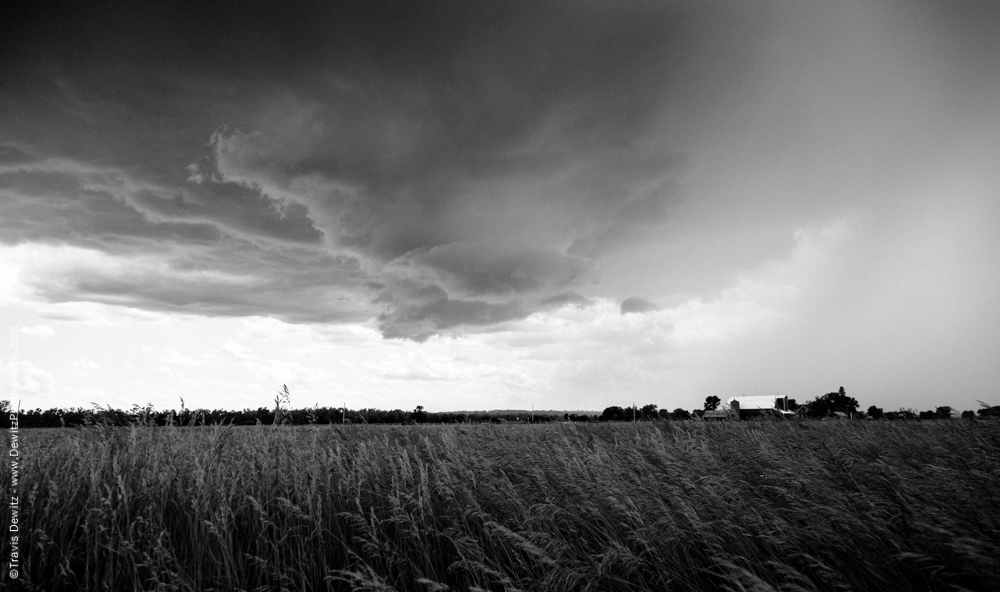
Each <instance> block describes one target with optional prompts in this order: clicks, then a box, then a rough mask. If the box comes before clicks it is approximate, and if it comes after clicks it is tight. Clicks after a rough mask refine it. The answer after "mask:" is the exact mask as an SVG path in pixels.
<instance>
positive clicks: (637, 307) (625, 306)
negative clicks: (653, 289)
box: [621, 296, 660, 314]
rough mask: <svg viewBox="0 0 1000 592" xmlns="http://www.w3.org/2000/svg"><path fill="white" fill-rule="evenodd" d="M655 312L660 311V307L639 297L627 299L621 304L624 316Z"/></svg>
mask: <svg viewBox="0 0 1000 592" xmlns="http://www.w3.org/2000/svg"><path fill="white" fill-rule="evenodd" d="M654 310H660V306H659V305H657V304H656V303H655V302H650V301H649V300H646V299H645V298H639V297H638V296H633V297H631V298H626V299H625V300H623V301H622V304H621V311H622V314H629V313H643V312H652V311H654Z"/></svg>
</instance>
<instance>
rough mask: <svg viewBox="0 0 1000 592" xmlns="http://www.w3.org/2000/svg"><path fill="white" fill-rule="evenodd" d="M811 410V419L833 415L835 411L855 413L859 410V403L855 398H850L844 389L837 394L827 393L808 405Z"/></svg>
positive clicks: (841, 388)
mask: <svg viewBox="0 0 1000 592" xmlns="http://www.w3.org/2000/svg"><path fill="white" fill-rule="evenodd" d="M806 407H808V408H809V416H810V417H825V416H827V415H832V414H833V412H834V411H842V412H844V413H853V412H855V411H857V410H858V402H857V401H856V400H855V399H854V398H853V397H848V396H847V393H846V392H845V391H844V387H840V390H839V391H837V392H835V393H827V394H825V395H823V396H821V397H816V398H815V399H814V400H812V401H810V402H809V403H806Z"/></svg>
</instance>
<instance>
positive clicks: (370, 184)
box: [0, 1, 1000, 411]
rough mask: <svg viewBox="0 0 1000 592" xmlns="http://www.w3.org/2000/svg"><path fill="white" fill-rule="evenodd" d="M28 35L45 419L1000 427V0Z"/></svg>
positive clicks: (27, 270)
mask: <svg viewBox="0 0 1000 592" xmlns="http://www.w3.org/2000/svg"><path fill="white" fill-rule="evenodd" d="M0 21H2V22H0V326H2V327H3V330H4V331H5V332H9V333H12V334H16V335H17V341H18V348H17V351H16V354H17V355H18V356H19V357H18V358H17V360H16V361H14V360H13V354H14V353H15V352H14V351H13V349H12V348H13V346H12V345H8V344H7V341H8V340H7V338H4V340H3V341H4V343H3V344H0V372H3V374H2V375H0V384H2V390H0V398H3V399H10V398H12V397H13V398H15V399H19V400H20V403H21V407H22V408H36V407H41V408H50V407H89V406H90V405H91V403H92V402H97V403H100V404H102V405H111V406H113V407H118V408H128V407H131V406H132V405H133V404H139V405H145V404H147V403H152V404H153V405H154V406H155V407H157V408H160V409H168V408H177V407H179V405H180V401H179V400H180V398H181V397H183V399H184V400H185V403H186V404H187V406H188V407H208V408H226V409H242V408H245V407H250V408H256V407H260V406H271V405H273V399H274V395H275V394H276V393H277V391H278V390H280V389H281V387H282V385H283V384H287V385H288V388H289V390H290V392H291V403H292V406H293V407H310V406H312V405H314V404H319V405H320V406H331V407H333V406H340V405H343V404H346V405H347V406H348V407H349V408H352V409H358V408H364V407H375V408H381V409H394V408H400V409H405V410H409V409H413V408H414V407H416V406H417V405H423V406H424V407H425V408H426V409H427V410H429V411H448V410H458V409H463V410H485V409H529V408H531V406H532V405H534V407H535V408H537V409H566V410H596V411H599V410H601V409H604V408H606V407H608V406H612V405H619V406H623V407H624V406H628V405H631V404H632V403H635V404H637V405H639V406H642V405H645V404H648V403H654V404H657V405H659V406H660V407H661V408H667V409H674V408H678V407H681V408H685V409H693V408H700V407H701V406H702V403H703V402H704V400H705V398H706V397H708V396H712V395H714V396H718V397H719V398H720V399H722V400H723V401H725V400H726V399H728V398H729V397H731V396H738V395H772V394H780V395H783V396H788V397H790V398H795V399H797V400H798V402H799V403H804V402H806V401H808V400H811V399H813V398H815V397H817V396H819V395H822V394H824V393H828V392H832V391H836V390H837V389H838V388H839V387H841V386H843V387H844V388H845V389H846V391H847V394H848V395H850V396H852V397H854V398H856V399H857V400H858V401H859V402H860V403H861V405H862V408H863V409H865V408H867V407H868V406H869V405H877V406H879V407H883V408H884V409H886V410H895V409H899V408H917V409H920V410H924V409H933V408H934V407H937V406H941V405H951V406H953V407H955V408H957V409H961V410H964V409H977V408H978V407H979V405H978V403H977V401H980V400H981V401H984V402H986V403H989V404H990V405H998V404H1000V393H998V385H1000V364H998V363H997V361H998V360H1000V312H998V306H997V304H996V298H997V295H998V294H1000V71H998V66H997V64H1000V36H998V35H997V31H1000V4H997V3H993V2H969V1H957V2H947V3H935V2H929V1H927V2H924V1H909V2H875V3H871V2H816V3H808V2H791V1H787V2H786V1H766V2H764V1H761V2H739V3H722V2H718V3H717V2H693V1H678V2H669V1H665V2H612V3H601V2H541V3H539V2H426V3H415V2H413V3H404V2H400V3H389V2H347V3H343V2H330V3H281V4H279V3H268V2H249V3H235V2H217V3H186V2H182V3H145V2H141V3H132V2H123V3H119V2H110V1H109V2H98V3H66V4H61V3H47V2H39V3H19V4H17V5H13V6H5V7H4V8H3V9H2V18H0ZM15 375H16V381H15ZM14 395H16V396H14Z"/></svg>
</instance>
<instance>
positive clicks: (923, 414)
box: [919, 410, 938, 419]
mask: <svg viewBox="0 0 1000 592" xmlns="http://www.w3.org/2000/svg"><path fill="white" fill-rule="evenodd" d="M919 417H920V419H938V414H937V413H935V412H933V411H930V410H928V411H921V412H920V415H919Z"/></svg>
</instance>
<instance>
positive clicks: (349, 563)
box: [3, 421, 1000, 591]
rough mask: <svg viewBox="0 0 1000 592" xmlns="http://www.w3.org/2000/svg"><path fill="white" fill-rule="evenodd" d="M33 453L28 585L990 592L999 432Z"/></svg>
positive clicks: (129, 434) (774, 428)
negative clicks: (962, 591)
mask: <svg viewBox="0 0 1000 592" xmlns="http://www.w3.org/2000/svg"><path fill="white" fill-rule="evenodd" d="M8 446H9V436H8ZM21 447H22V450H23V459H24V464H23V472H22V475H21V483H20V491H21V493H22V508H21V512H20V517H21V530H20V532H21V534H22V535H23V536H22V541H23V547H22V550H23V551H24V553H23V554H22V560H23V563H22V568H23V569H22V582H21V583H22V584H23V585H24V589H27V590H44V591H57V590H112V591H118V590H326V589H333V590H348V589H370V590H477V589H482V590H717V589H723V590H724V589H729V590H961V589H967V590H1000V560H998V558H1000V422H988V421H981V422H965V421H961V422H960V421H951V422H948V421H941V422H922V423H920V422H908V423H904V422H875V423H872V422H869V423H864V422H811V421H808V422H788V423H750V422H745V423H719V424H706V423H698V422H656V423H640V424H557V425H551V424H550V425H462V426H431V425H419V426H395V427H389V426H305V427H295V428H290V427H275V426H257V427H218V426H212V427H198V428H191V427H185V428H146V427H132V428H111V427H91V428H85V429H62V430H21ZM3 479H4V483H3V485H4V487H6V488H9V487H10V484H11V483H10V479H11V477H10V474H9V471H8V472H4V476H3ZM5 553H6V551H5ZM5 561H6V559H5Z"/></svg>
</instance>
